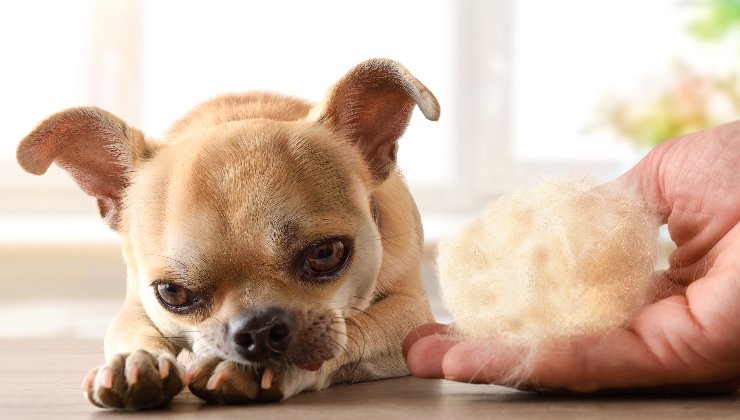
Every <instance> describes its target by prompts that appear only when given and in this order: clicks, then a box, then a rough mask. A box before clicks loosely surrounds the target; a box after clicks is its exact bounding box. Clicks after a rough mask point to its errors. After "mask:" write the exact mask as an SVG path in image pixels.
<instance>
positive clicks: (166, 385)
mask: <svg viewBox="0 0 740 420" xmlns="http://www.w3.org/2000/svg"><path fill="white" fill-rule="evenodd" d="M183 386H184V385H183V380H182V372H181V370H180V367H179V365H178V363H177V361H176V360H175V358H174V357H172V356H170V355H167V354H163V355H160V356H159V357H155V356H154V355H152V354H151V353H149V352H147V351H145V350H137V351H135V352H133V353H129V354H117V355H115V356H114V357H113V358H112V359H111V360H110V361H109V362H108V363H106V364H105V365H103V366H101V367H100V368H98V369H94V370H93V371H91V372H90V373H89V374H88V375H87V377H85V380H84V382H83V383H82V387H83V389H84V390H85V394H86V395H87V399H88V400H90V402H91V403H93V404H95V405H97V406H98V407H102V408H114V409H122V410H142V409H147V408H155V407H160V406H163V405H165V404H167V403H168V402H170V401H171V400H172V398H173V397H174V396H175V395H177V394H178V393H179V392H180V391H181V390H182V388H183Z"/></svg>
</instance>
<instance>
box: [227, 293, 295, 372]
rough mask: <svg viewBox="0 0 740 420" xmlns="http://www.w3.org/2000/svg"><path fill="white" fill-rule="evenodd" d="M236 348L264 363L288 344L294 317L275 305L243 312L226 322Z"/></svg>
mask: <svg viewBox="0 0 740 420" xmlns="http://www.w3.org/2000/svg"><path fill="white" fill-rule="evenodd" d="M229 330H230V331H232V333H231V334H232V336H231V340H232V342H233V343H234V347H235V349H236V351H238V352H239V354H241V355H242V356H243V357H244V358H245V359H247V360H249V361H252V362H263V361H266V360H269V359H271V358H274V357H278V356H280V355H281V354H282V353H284V352H285V351H286V350H287V348H288V345H289V344H290V339H291V331H292V330H293V319H292V317H291V316H290V313H288V311H286V310H285V309H283V308H281V307H278V306H267V307H262V308H257V309H253V310H250V311H247V312H245V313H243V314H242V315H240V316H238V317H236V318H234V319H233V320H232V321H231V322H229Z"/></svg>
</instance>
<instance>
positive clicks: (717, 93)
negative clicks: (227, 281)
mask: <svg viewBox="0 0 740 420" xmlns="http://www.w3.org/2000/svg"><path fill="white" fill-rule="evenodd" d="M739 3H740V2H738V1H736V0H706V1H702V0H696V1H693V2H687V1H684V0H651V1H644V0H621V1H598V2H596V1H589V0H561V1H557V2H553V1H547V0H516V1H514V0H498V1H496V0H458V1H456V0H404V1H398V0H374V1H363V2H360V1H358V2H348V1H341V0H315V1H301V0H277V1H269V2H267V1H235V0H209V1H205V0H185V1H175V0H158V1H144V0H107V1H104V0H97V1H95V0H66V1H54V0H46V1H44V0H29V1H24V2H3V3H0V54H2V63H3V65H2V66H0V115H3V116H4V117H3V118H2V124H0V291H2V293H0V337H3V336H38V335H61V334H71V335H82V336H94V337H100V336H102V332H103V331H104V328H105V325H106V324H107V322H108V321H109V319H110V317H111V316H112V315H113V314H114V313H115V311H116V310H117V308H118V307H119V306H120V303H121V300H122V297H123V288H124V277H125V268H124V266H123V263H122V260H121V257H120V253H119V250H118V243H117V238H116V235H115V234H114V233H112V232H110V231H109V230H108V229H107V228H106V227H105V225H104V224H103V223H101V222H100V221H99V220H98V217H97V214H96V207H95V204H94V201H93V200H92V199H90V198H89V197H87V196H85V195H84V194H83V193H82V192H80V191H79V190H78V189H77V187H76V186H75V185H74V183H72V182H71V180H70V179H69V178H68V177H67V176H66V175H65V174H64V173H62V172H61V171H60V170H57V169H52V170H50V171H49V173H48V174H47V175H46V176H43V177H33V176H31V175H28V174H25V173H23V172H22V171H21V170H20V169H19V168H18V166H17V164H16V163H15V159H14V155H15V147H16V145H17V143H18V141H19V140H20V139H22V138H23V137H24V136H25V135H26V134H27V133H28V132H30V130H31V129H33V127H34V126H35V125H36V124H37V123H38V122H39V121H40V120H42V119H43V118H44V117H46V116H47V115H49V114H51V113H54V112H56V111H59V110H61V109H64V108H67V107H73V106H79V105H95V106H100V107H102V108H105V109H107V110H109V111H111V112H113V113H115V114H117V115H119V116H120V117H122V118H123V119H124V120H126V121H127V122H128V123H129V124H131V125H133V126H135V127H138V128H140V129H143V130H144V132H145V133H147V134H148V135H149V136H152V137H157V136H160V135H161V134H162V133H163V132H164V131H165V130H166V129H167V127H168V126H169V124H171V123H172V122H173V121H174V120H176V119H177V118H179V117H180V116H182V115H183V114H184V113H185V112H186V111H187V110H189V109H190V108H192V107H193V106H194V105H196V104H197V103H199V102H200V101H202V100H205V99H207V98H209V97H212V96H214V95H217V94H220V93H226V92H233V91H245V90H253V89H266V90H273V91H278V92H282V93H287V94H291V95H295V96H300V97H304V98H307V99H310V100H320V99H321V97H322V96H323V93H324V91H325V89H326V88H328V87H329V86H330V85H331V84H332V83H333V82H334V81H336V80H337V79H338V78H339V77H341V76H342V75H343V74H344V72H346V71H347V70H348V69H349V68H351V67H352V66H354V65H355V64H357V63H359V62H361V61H363V60H365V59H367V58H369V57H389V58H393V59H395V60H397V61H400V62H401V63H403V64H404V65H406V66H407V67H408V68H409V69H410V70H411V71H412V72H413V73H414V74H415V75H416V76H417V77H418V78H419V79H420V80H421V81H422V82H423V83H425V84H426V85H427V86H428V87H429V88H430V89H431V90H432V91H433V92H434V93H435V95H436V96H437V98H438V99H439V101H440V103H441V105H442V118H441V120H440V121H439V122H438V123H430V122H428V121H426V120H424V118H423V117H422V116H421V114H420V113H418V112H417V114H416V115H415V117H414V119H413V120H412V123H411V126H410V127H409V129H408V131H407V134H406V135H405V137H404V138H403V139H402V140H401V147H400V153H399V165H400V167H401V169H402V170H403V172H404V173H405V174H406V176H407V178H408V181H409V184H410V186H411V188H412V191H413V192H414V194H415V197H416V199H417V202H418V205H419V207H420V210H421V212H422V217H423V219H424V224H425V229H426V231H427V251H428V252H427V258H426V261H425V264H426V265H425V273H426V274H425V276H426V278H425V280H426V281H427V283H428V285H429V287H430V292H431V294H432V296H435V293H436V288H435V286H434V285H435V281H436V280H435V279H434V270H433V256H434V255H433V254H434V252H433V250H434V246H435V244H436V241H437V240H438V239H439V238H440V237H441V236H442V235H444V234H445V233H446V232H449V231H450V230H452V229H454V228H455V227H456V226H458V225H459V224H460V223H462V222H464V221H465V220H467V219H468V218H469V217H471V215H473V214H474V213H475V212H476V211H477V210H479V209H480V208H481V207H482V206H483V205H484V204H485V202H487V201H488V200H490V199H492V198H495V197H496V196H498V195H500V194H502V193H506V192H507V191H510V190H511V189H513V188H517V187H521V186H526V185H531V184H532V183H533V182H535V181H536V180H537V178H538V177H541V176H545V175H555V176H565V177H568V176H571V177H572V176H575V177H582V176H589V177H591V178H592V179H593V180H595V181H606V180H609V179H612V178H614V177H615V176H617V175H618V174H619V173H621V172H623V171H624V170H626V169H628V168H629V167H630V166H631V165H632V164H634V163H635V162H636V161H637V160H639V158H640V157H641V156H642V155H644V153H645V152H646V151H647V150H648V149H649V147H650V146H651V145H653V144H655V143H657V142H659V141H662V140H665V139H667V138H669V137H673V136H675V135H678V134H681V133H683V132H687V131H694V130H697V129H700V128H703V127H705V126H708V125H713V124H718V123H721V122H724V121H729V120H732V119H734V118H737V117H738V116H740V88H739V86H740V85H739V84H738V80H737V77H736V72H737V71H738V64H739V63H738V51H740V48H739V47H740V42H738V38H739V37H738V31H737V29H736V28H735V27H736V26H737V20H738V16H740V12H739V11H738V10H740V4H739ZM733 13H735V14H733ZM733 19H734V20H733ZM434 304H435V308H436V309H437V310H438V313H440V314H442V313H443V311H442V310H441V309H440V308H439V306H438V300H436V299H435V300H434Z"/></svg>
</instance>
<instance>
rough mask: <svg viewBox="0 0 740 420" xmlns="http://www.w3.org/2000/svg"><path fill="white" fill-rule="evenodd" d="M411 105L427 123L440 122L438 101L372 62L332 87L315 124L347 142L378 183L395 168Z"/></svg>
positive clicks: (392, 67) (396, 66) (388, 64)
mask: <svg viewBox="0 0 740 420" xmlns="http://www.w3.org/2000/svg"><path fill="white" fill-rule="evenodd" d="M414 104H416V105H419V109H421V112H422V113H423V114H424V116H425V117H426V118H427V119H428V120H432V121H436V120H437V119H438V118H439V103H438V102H437V98H435V97H434V95H433V94H432V92H430V91H429V89H427V87H426V86H424V85H423V84H422V83H421V82H420V81H419V80H417V79H416V78H415V77H414V76H413V75H412V74H411V73H409V71H408V70H406V68H405V67H404V66H402V65H401V64H400V63H397V62H395V61H393V60H388V59H381V58H374V59H370V60H367V61H365V62H364V63H361V64H359V65H358V66H356V67H355V68H353V69H352V70H350V71H349V72H348V73H347V74H346V75H345V76H344V77H343V78H341V79H340V80H339V81H338V82H337V83H336V84H335V85H334V87H333V88H332V89H331V90H330V91H329V93H328V95H327V97H326V99H325V101H324V104H323V109H322V110H321V115H320V117H319V120H318V121H319V122H320V123H323V124H327V125H329V126H330V127H332V128H333V129H334V130H336V131H338V132H339V133H341V134H342V135H344V136H346V137H348V138H350V139H351V140H352V142H353V143H354V144H355V145H356V146H357V147H358V148H359V149H360V151H361V152H362V155H363V157H364V158H365V162H367V165H368V167H369V168H370V172H371V173H372V175H373V177H374V178H375V180H376V181H379V182H380V181H383V180H385V179H386V178H388V176H389V175H390V173H391V171H392V170H393V168H394V167H395V163H396V151H397V150H398V143H397V140H398V139H399V138H400V137H401V135H402V134H403V132H404V131H405V130H406V126H407V125H408V123H409V120H410V119H411V111H412V110H413V108H414Z"/></svg>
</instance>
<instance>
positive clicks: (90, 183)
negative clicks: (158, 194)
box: [16, 107, 155, 230]
mask: <svg viewBox="0 0 740 420" xmlns="http://www.w3.org/2000/svg"><path fill="white" fill-rule="evenodd" d="M154 148H155V146H154V145H152V144H151V143H149V142H147V141H146V139H145V138H144V134H143V133H142V132H141V131H139V130H137V129H135V128H132V127H129V126H128V125H126V123H124V122H123V121H122V120H121V119H120V118H118V117H116V116H115V115H113V114H111V113H110V112H107V111H104V110H102V109H100V108H94V107H89V108H72V109H68V110H66V111H62V112H59V113H57V114H54V115H52V116H51V117H49V118H48V119H46V120H45V121H44V122H42V123H41V124H39V126H38V127H36V129H35V130H33V132H31V134H29V135H28V136H26V138H24V139H23V140H22V141H21V143H20V144H19V145H18V150H17V153H16V157H17V159H18V163H19V164H20V165H21V167H23V169H25V170H26V171H28V172H30V173H32V174H35V175H42V174H43V173H45V172H46V170H47V169H48V168H49V166H50V165H51V163H52V162H56V164H57V165H59V166H60V167H62V168H64V169H65V170H66V171H67V172H69V174H70V175H72V178H74V180H75V181H76V182H77V184H78V185H79V186H80V188H82V190H83V191H85V192H86V193H87V194H88V195H90V196H92V197H95V198H96V199H97V201H98V208H99V210H100V216H101V217H102V218H103V219H104V220H105V221H106V223H108V225H109V226H110V227H111V228H112V229H113V230H118V228H119V222H120V212H121V206H122V202H121V200H122V197H123V192H124V190H125V189H126V187H128V185H129V182H130V179H129V176H130V173H131V172H132V170H133V169H134V168H135V166H136V165H137V163H139V162H141V161H143V160H146V159H147V158H149V157H151V156H152V155H153V153H154Z"/></svg>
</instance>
